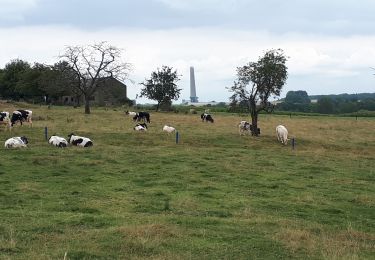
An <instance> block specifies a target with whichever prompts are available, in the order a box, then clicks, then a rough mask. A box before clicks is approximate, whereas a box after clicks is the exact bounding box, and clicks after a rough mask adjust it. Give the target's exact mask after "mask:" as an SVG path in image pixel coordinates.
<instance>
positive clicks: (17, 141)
mask: <svg viewBox="0 0 375 260" xmlns="http://www.w3.org/2000/svg"><path fill="white" fill-rule="evenodd" d="M28 143H29V141H28V140H27V137H26V136H20V137H19V136H17V137H12V138H9V139H8V140H6V141H5V145H4V146H5V148H21V147H27V144H28Z"/></svg>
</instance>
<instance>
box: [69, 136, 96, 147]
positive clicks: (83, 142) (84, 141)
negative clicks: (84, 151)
mask: <svg viewBox="0 0 375 260" xmlns="http://www.w3.org/2000/svg"><path fill="white" fill-rule="evenodd" d="M68 141H69V143H70V144H72V145H75V146H80V147H90V146H93V145H94V143H93V142H92V141H91V140H90V139H89V138H87V137H83V136H78V135H75V134H73V133H72V134H70V135H68Z"/></svg>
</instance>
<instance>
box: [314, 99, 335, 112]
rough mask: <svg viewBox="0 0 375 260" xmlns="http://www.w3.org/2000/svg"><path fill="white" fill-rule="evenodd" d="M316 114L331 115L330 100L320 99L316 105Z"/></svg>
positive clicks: (331, 105)
mask: <svg viewBox="0 0 375 260" xmlns="http://www.w3.org/2000/svg"><path fill="white" fill-rule="evenodd" d="M317 112H318V113H322V114H332V113H333V112H334V102H333V100H332V98H330V97H322V98H320V99H319V100H318V103H317Z"/></svg>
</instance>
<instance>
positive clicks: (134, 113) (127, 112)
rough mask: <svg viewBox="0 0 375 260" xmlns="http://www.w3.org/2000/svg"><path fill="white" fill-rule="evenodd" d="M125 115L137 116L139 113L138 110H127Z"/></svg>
mask: <svg viewBox="0 0 375 260" xmlns="http://www.w3.org/2000/svg"><path fill="white" fill-rule="evenodd" d="M125 115H128V116H133V117H134V116H136V115H137V113H136V112H132V111H126V112H125Z"/></svg>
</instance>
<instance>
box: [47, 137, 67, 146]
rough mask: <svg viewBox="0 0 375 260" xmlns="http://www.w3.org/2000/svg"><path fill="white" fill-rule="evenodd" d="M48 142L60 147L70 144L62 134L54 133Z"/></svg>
mask: <svg viewBox="0 0 375 260" xmlns="http://www.w3.org/2000/svg"><path fill="white" fill-rule="evenodd" d="M48 143H49V144H51V145H53V146H56V147H60V148H63V147H67V146H68V141H66V139H65V138H64V137H60V136H57V135H52V136H51V137H50V138H49V139H48Z"/></svg>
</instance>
